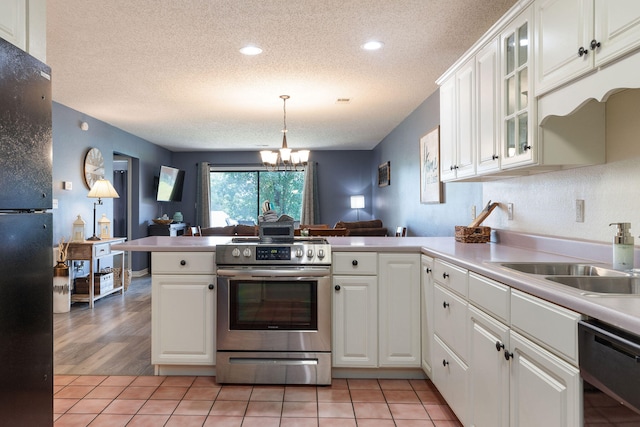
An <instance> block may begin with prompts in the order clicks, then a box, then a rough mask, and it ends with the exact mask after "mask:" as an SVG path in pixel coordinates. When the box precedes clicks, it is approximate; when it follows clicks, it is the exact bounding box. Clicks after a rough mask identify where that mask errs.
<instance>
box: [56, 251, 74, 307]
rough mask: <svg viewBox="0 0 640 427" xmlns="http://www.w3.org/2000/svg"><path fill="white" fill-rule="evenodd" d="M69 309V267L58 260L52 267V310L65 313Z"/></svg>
mask: <svg viewBox="0 0 640 427" xmlns="http://www.w3.org/2000/svg"><path fill="white" fill-rule="evenodd" d="M70 309H71V290H70V281H69V267H68V266H67V264H65V263H64V261H58V263H57V264H56V266H55V267H53V312H54V313H67V312H69V310H70Z"/></svg>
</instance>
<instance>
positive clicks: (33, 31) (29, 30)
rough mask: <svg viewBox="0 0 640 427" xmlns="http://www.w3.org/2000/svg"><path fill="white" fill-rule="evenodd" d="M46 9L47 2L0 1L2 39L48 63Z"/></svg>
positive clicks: (28, 0) (40, 0) (25, 0)
mask: <svg viewBox="0 0 640 427" xmlns="http://www.w3.org/2000/svg"><path fill="white" fill-rule="evenodd" d="M46 9H47V5H46V0H2V1H0V37H2V38H3V39H5V40H6V41H8V42H9V43H11V44H13V45H15V46H17V47H19V48H20V49H22V50H24V51H25V52H28V53H29V54H31V55H32V56H34V57H36V58H37V59H39V60H40V61H42V62H46V59H47V43H46V40H47V34H46V33H47V28H46V27H47V19H46Z"/></svg>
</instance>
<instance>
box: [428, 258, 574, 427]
mask: <svg viewBox="0 0 640 427" xmlns="http://www.w3.org/2000/svg"><path fill="white" fill-rule="evenodd" d="M447 264H448V263H444V262H442V261H439V260H436V261H435V263H434V265H435V272H436V275H435V276H434V280H435V282H437V283H435V285H434V287H433V289H434V296H433V303H432V309H433V313H434V335H433V347H432V358H431V368H432V370H431V372H432V375H431V378H432V380H433V383H434V384H435V385H436V387H437V388H438V390H439V391H440V393H441V394H442V395H443V397H444V398H445V400H446V401H447V403H448V404H449V406H450V407H451V409H452V410H453V412H454V413H455V414H456V415H457V417H458V418H459V419H460V421H461V422H462V424H463V425H465V426H476V427H516V426H517V427H521V426H531V427H533V426H536V427H537V426H545V427H547V426H558V427H560V426H563V427H568V426H570V427H577V426H580V425H581V423H582V414H581V399H582V396H581V379H580V372H579V369H578V367H577V364H578V359H577V332H578V331H577V322H578V320H579V318H580V315H579V314H578V313H575V312H572V311H571V310H567V309H565V308H563V307H559V306H557V305H555V304H552V303H550V302H548V301H544V300H542V299H540V298H537V297H534V296H531V295H528V294H526V293H524V292H521V291H518V290H514V289H510V288H509V287H508V286H506V285H504V284H502V283H498V282H496V281H494V280H492V279H489V278H487V277H483V276H481V275H479V274H477V273H475V272H472V271H470V272H468V274H467V276H464V275H463V270H460V271H458V270H456V269H454V268H453V267H455V266H452V265H447ZM439 266H440V268H442V266H444V267H445V270H446V271H444V272H442V273H440V272H439ZM456 268H459V267H456ZM454 272H455V274H453V273H454ZM438 273H440V275H438ZM440 276H441V277H440ZM465 284H468V296H466V295H465V294H463V293H462V292H454V290H455V289H458V290H465V289H467V287H465V286H464V285H465Z"/></svg>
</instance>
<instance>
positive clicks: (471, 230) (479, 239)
mask: <svg viewBox="0 0 640 427" xmlns="http://www.w3.org/2000/svg"><path fill="white" fill-rule="evenodd" d="M490 237H491V227H465V226H462V225H456V242H462V243H487V242H488V241H489V238H490Z"/></svg>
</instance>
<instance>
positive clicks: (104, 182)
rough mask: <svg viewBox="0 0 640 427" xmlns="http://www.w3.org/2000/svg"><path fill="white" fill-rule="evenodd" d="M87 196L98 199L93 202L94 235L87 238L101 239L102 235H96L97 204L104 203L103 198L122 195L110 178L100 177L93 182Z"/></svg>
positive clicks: (115, 197) (114, 197) (113, 197)
mask: <svg viewBox="0 0 640 427" xmlns="http://www.w3.org/2000/svg"><path fill="white" fill-rule="evenodd" d="M87 197H89V198H92V199H98V201H97V202H93V236H91V237H89V238H88V239H87V240H101V239H100V237H98V236H97V235H96V206H97V205H102V199H117V198H119V197H120V196H119V195H118V192H117V191H116V189H115V188H113V185H111V182H109V180H108V179H99V180H97V181H96V183H95V184H93V187H91V190H89V194H87Z"/></svg>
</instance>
